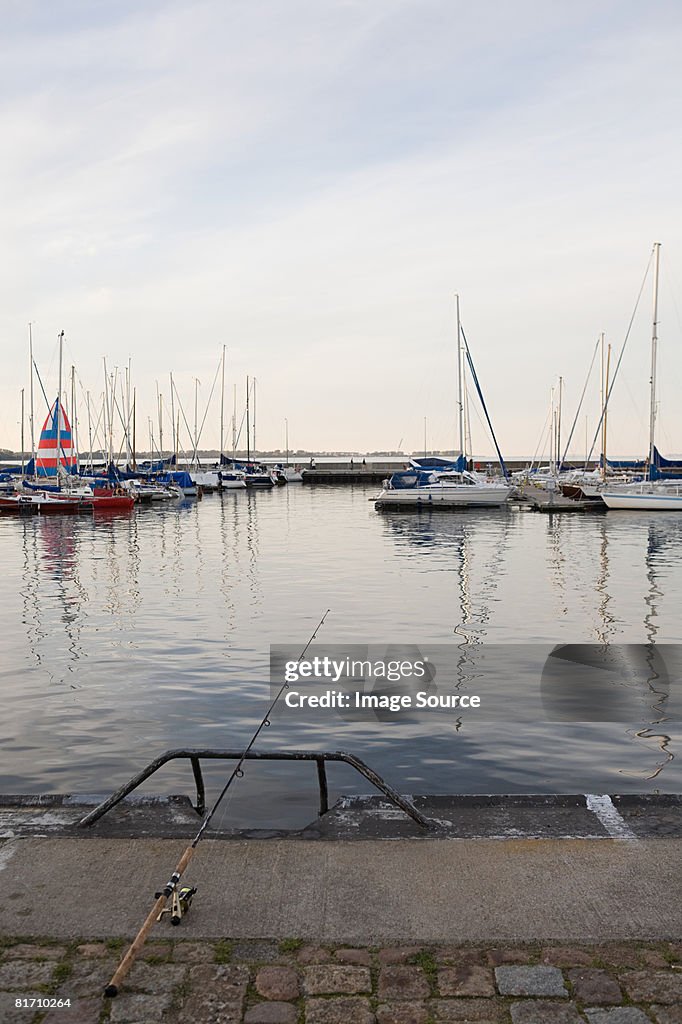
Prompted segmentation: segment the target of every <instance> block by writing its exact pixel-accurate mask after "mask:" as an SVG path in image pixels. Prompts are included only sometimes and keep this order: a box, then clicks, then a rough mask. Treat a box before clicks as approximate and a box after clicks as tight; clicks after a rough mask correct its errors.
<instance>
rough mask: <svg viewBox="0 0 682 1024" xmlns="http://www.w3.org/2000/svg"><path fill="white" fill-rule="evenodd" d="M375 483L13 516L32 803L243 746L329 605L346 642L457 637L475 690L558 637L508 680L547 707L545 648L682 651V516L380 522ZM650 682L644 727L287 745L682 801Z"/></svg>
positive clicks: (424, 721) (9, 622)
mask: <svg viewBox="0 0 682 1024" xmlns="http://www.w3.org/2000/svg"><path fill="white" fill-rule="evenodd" d="M370 493H371V492H364V491H362V490H361V489H353V492H351V491H350V489H349V490H334V489H329V490H324V489H315V488H307V487H291V488H283V489H281V490H278V491H275V492H270V493H263V494H255V493H254V494H248V493H247V494H237V493H230V492H226V493H225V494H223V495H212V496H210V497H207V498H205V499H204V500H203V501H201V502H198V503H197V502H187V503H178V504H177V505H174V506H173V507H167V508H163V509H158V508H149V509H139V510H135V512H134V514H132V515H129V516H122V517H115V516H112V517H111V518H103V517H82V518H81V517H78V518H77V517H68V518H67V517H63V518H62V517H54V518H52V519H47V518H45V519H40V518H35V519H30V520H23V519H17V520H15V521H10V520H8V519H5V520H2V521H0V557H2V560H3V567H4V571H5V586H4V587H3V590H2V591H1V592H0V627H1V628H2V630H3V637H4V639H5V659H4V663H3V665H2V666H0V684H1V685H2V687H3V696H4V707H5V714H4V716H3V719H2V720H1V721H0V749H2V750H3V752H4V755H5V777H10V778H11V779H12V780H13V783H12V789H13V790H14V791H19V792H20V791H22V790H23V791H26V792H31V791H33V792H40V791H43V792H57V791H61V792H65V791H66V792H68V791H69V790H71V789H74V790H83V789H85V788H88V789H89V790H90V791H102V790H106V789H107V788H109V787H110V786H111V785H114V784H117V783H119V782H123V781H124V780H125V778H127V777H128V776H129V775H130V774H131V772H132V771H133V770H134V769H135V768H138V767H140V766H141V765H142V764H144V763H146V761H147V760H148V759H149V756H150V755H151V754H152V753H156V752H158V751H160V750H163V749H165V748H166V747H171V746H178V745H181V744H187V745H196V746H202V745H207V746H208V745H211V744H213V745H216V746H230V745H235V744H236V745H238V744H239V742H240V741H241V740H242V738H244V737H246V736H248V735H249V733H250V731H251V729H252V723H253V722H254V721H257V720H258V719H259V718H260V712H261V710H262V703H263V700H264V699H265V696H266V695H267V692H268V685H267V677H266V665H267V650H268V645H269V643H270V642H271V641H273V642H277V641H281V642H285V641H289V640H293V639H298V638H299V637H301V636H302V635H303V634H305V633H306V631H307V629H308V625H309V623H310V625H311V628H312V624H314V623H313V621H312V620H313V619H314V620H315V621H316V620H317V618H318V617H319V615H318V614H317V613H318V608H322V609H324V608H325V607H328V606H329V605H331V606H332V614H331V615H330V617H329V620H328V624H327V626H325V639H327V638H328V639H329V640H330V642H331V641H332V640H343V641H349V642H358V643H368V642H381V643H385V644H386V645H387V646H388V647H389V648H390V649H393V650H398V646H401V648H403V647H404V648H405V649H408V648H412V647H413V646H415V645H416V646H417V647H419V645H420V644H423V645H424V646H425V647H426V646H428V645H429V644H432V643H439V644H444V645H446V646H449V647H451V649H452V662H451V664H452V665H454V671H453V674H452V675H453V685H454V686H456V687H457V688H459V689H461V688H464V687H467V688H471V687H472V686H474V685H475V682H476V679H477V677H476V673H477V672H478V671H479V668H480V665H481V664H482V660H481V659H483V658H484V657H485V653H486V651H487V650H488V649H489V648H490V645H491V644H502V643H506V644H516V645H518V644H520V643H521V642H524V641H525V642H527V643H528V642H530V643H532V644H534V645H535V649H536V650H537V652H539V653H538V659H539V662H540V664H539V666H538V667H537V673H536V674H537V678H536V676H534V675H533V672H534V671H535V669H534V668H533V666H529V668H528V671H526V670H525V667H524V671H523V672H521V671H519V673H518V675H517V676H516V677H514V678H511V679H506V678H505V680H504V685H505V686H506V687H507V688H508V697H509V699H510V700H511V699H513V700H514V701H518V702H519V703H520V704H523V703H524V702H529V701H530V700H531V699H532V698H533V697H534V699H535V700H536V701H537V700H538V692H537V691H538V686H539V672H540V669H541V662H542V657H541V655H542V651H543V650H544V649H545V648H546V651H547V653H548V652H549V650H551V648H552V647H553V646H554V645H555V644H557V643H559V642H561V641H565V642H567V643H579V642H586V641H591V642H594V641H595V640H596V641H597V643H599V644H601V645H604V646H612V645H614V644H616V643H618V642H627V641H629V642H636V643H642V642H649V643H652V644H653V643H655V644H656V645H657V647H659V648H661V645H664V644H670V642H671V641H672V642H679V641H680V640H681V639H682V638H681V637H680V628H679V618H678V613H677V609H678V608H679V606H680V602H681V601H682V586H681V584H682V574H681V573H680V572H679V565H680V557H681V555H682V517H681V518H678V517H670V516H665V517H660V516H657V515H652V516H649V517H646V516H643V515H639V514H637V513H633V514H632V516H630V515H629V514H623V515H619V514H617V513H613V514H610V513H609V514H607V515H605V516H601V517H591V516H573V517H570V518H569V517H563V518H561V517H559V516H553V517H551V521H550V519H549V518H547V517H544V516H541V515H537V514H527V515H526V514H522V513H518V512H514V511H511V512H510V511H506V510H500V511H497V510H491V511H484V510H476V511H475V512H471V513H468V512H457V513H452V514H449V513H447V512H440V513H421V514H418V515H415V514H414V513H412V512H405V513H401V512H392V513H391V514H390V515H385V516H377V515H376V514H375V513H374V510H373V508H372V506H371V505H370V503H369V502H368V501H367V498H368V497H369V496H370ZM543 645H544V647H543ZM678 668H679V667H678ZM500 676H501V678H503V677H504V666H502V667H501V668H500ZM65 681H66V683H65ZM67 683H68V685H67ZM501 685H502V684H501ZM648 685H649V686H650V692H649V695H648V696H649V699H648V703H647V704H646V705H644V707H645V708H648V709H649V711H650V713H649V711H647V713H646V714H644V713H643V714H642V724H641V725H640V726H638V727H637V728H636V729H635V728H633V729H631V731H630V734H626V733H625V731H624V725H623V724H620V725H619V724H618V723H615V724H609V723H592V724H589V723H588V724H584V723H578V724H575V723H573V724H572V723H547V722H544V721H542V720H541V719H538V720H531V721H528V720H526V722H525V723H521V724H516V725H510V724H508V723H504V722H497V723H492V722H487V721H486V722H481V723H480V724H477V723H476V722H475V721H474V720H472V719H471V717H469V718H467V719H466V721H465V722H464V723H462V720H461V719H459V718H456V717H455V716H454V715H453V716H449V717H448V715H439V714H437V713H434V714H433V715H429V716H424V717H422V718H421V719H420V720H419V721H415V720H405V721H404V722H398V723H381V722H375V723H373V724H372V723H364V722H353V723H347V722H342V721H339V720H338V719H332V718H329V717H327V718H318V719H315V720H309V721H308V720H304V719H302V718H297V717H296V716H289V717H288V718H286V719H282V720H281V721H278V722H277V728H273V729H271V730H269V731H268V736H267V737H266V738H265V739H264V742H266V743H267V744H269V745H271V746H275V747H278V746H281V747H287V746H289V747H294V746H297V745H301V746H311V747H319V748H320V749H334V748H336V747H348V748H350V749H352V750H355V751H356V752H357V753H358V754H359V755H360V756H363V757H365V758H366V759H367V761H368V762H369V763H370V764H372V765H376V767H377V768H378V770H380V771H382V770H383V771H385V772H386V774H387V776H388V777H389V778H390V779H391V781H393V782H395V783H396V784H397V785H404V786H406V787H408V788H410V787H412V788H417V787H418V788H419V789H421V791H431V792H438V791H439V790H440V791H448V790H452V789H453V788H457V789H461V790H462V791H466V792H522V791H524V790H525V791H526V792H528V791H542V790H545V789H547V788H550V789H556V790H558V791H564V792H567V791H575V789H576V786H579V785H584V786H585V787H589V791H593V792H608V791H617V790H618V789H619V788H622V786H623V785H625V786H626V787H627V786H629V787H630V789H631V790H640V789H642V788H645V789H646V788H647V787H651V788H653V786H657V787H665V788H666V789H667V790H672V791H679V789H680V787H681V786H682V777H681V774H682V773H680V768H679V764H680V761H679V759H678V760H677V761H675V760H674V759H673V758H674V753H675V751H676V749H677V745H678V743H679V736H677V735H676V733H675V731H674V729H673V727H672V723H671V722H670V721H669V716H668V715H667V712H668V711H669V705H668V703H667V701H666V696H665V694H664V693H662V692H661V690H662V688H661V686H660V681H659V680H657V679H656V677H655V674H653V673H652V674H651V678H650V680H649V684H648ZM72 686H73V687H77V689H75V690H74V689H71V687H72ZM48 697H49V700H47V698H48ZM641 706H642V705H640V707H641ZM623 767H626V768H627V771H628V773H629V774H627V775H623V774H622V771H621V769H622V768H623ZM578 780H579V781H578ZM623 780H625V781H623ZM2 785H3V788H5V789H7V786H8V785H9V783H5V782H3V784H2ZM284 785H285V784H284V782H281V783H278V784H277V785H275V786H273V789H272V796H271V798H269V800H268V801H266V802H265V803H266V806H267V807H269V809H270V810H271V811H272V810H273V808H276V806H277V805H278V802H283V803H284V802H286V794H285V792H284V788H283V787H284ZM158 787H160V788H162V789H165V790H166V791H168V792H172V791H177V792H183V791H185V790H186V788H187V777H186V775H185V774H184V771H183V770H182V769H178V771H177V774H176V775H174V774H173V769H171V768H169V770H168V772H167V773H166V774H164V776H163V778H160V779H159V780H158V783H157V788H158ZM344 788H347V789H350V788H351V787H350V785H349V786H347V787H346V786H345V785H344ZM249 793H250V797H249V799H251V797H252V796H253V791H251V790H250V791H249ZM248 802H249V801H248V800H246V805H248ZM246 805H245V812H244V813H245V815H246V814H247V811H248V806H246Z"/></svg>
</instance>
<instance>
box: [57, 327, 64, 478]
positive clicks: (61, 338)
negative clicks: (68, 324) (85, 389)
mask: <svg viewBox="0 0 682 1024" xmlns="http://www.w3.org/2000/svg"><path fill="white" fill-rule="evenodd" d="M63 348H64V331H61V333H60V335H59V385H58V390H57V481H59V466H60V464H61V460H60V457H59V456H60V452H61V441H62V438H61V419H62V416H61V413H62V351H63Z"/></svg>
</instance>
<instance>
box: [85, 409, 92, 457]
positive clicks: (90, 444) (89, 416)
mask: <svg viewBox="0 0 682 1024" xmlns="http://www.w3.org/2000/svg"><path fill="white" fill-rule="evenodd" d="M85 405H86V408H87V410H88V446H89V448H90V461H89V463H88V465H89V467H90V472H91V473H92V416H91V414H90V392H89V391H86V392H85Z"/></svg>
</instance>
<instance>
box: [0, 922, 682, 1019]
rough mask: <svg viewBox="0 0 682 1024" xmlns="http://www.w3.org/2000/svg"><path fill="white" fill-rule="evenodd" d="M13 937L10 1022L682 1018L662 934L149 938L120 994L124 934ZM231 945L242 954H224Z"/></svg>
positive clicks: (680, 978) (7, 988)
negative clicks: (391, 943)
mask: <svg viewBox="0 0 682 1024" xmlns="http://www.w3.org/2000/svg"><path fill="white" fill-rule="evenodd" d="M12 941H13V940H12V938H11V937H8V940H7V944H6V945H5V947H4V949H3V959H2V960H1V961H0V1024H4V1021H5V1020H7V1021H11V1022H12V1024H24V1021H25V1022H26V1024H37V1022H38V1021H40V1024H100V1019H102V1015H104V1018H106V1019H107V1020H108V1021H109V1024H189V1022H191V1024H467V1022H469V1024H510V1022H511V1024H682V971H678V970H675V969H673V968H672V967H669V966H666V967H661V966H660V964H661V963H667V959H668V958H669V957H670V956H671V955H673V956H675V955H676V950H677V947H675V946H674V945H673V944H665V943H631V944H621V945H618V944H615V943H614V944H611V945H609V946H600V947H596V946H590V945H587V944H586V945H580V944H577V945H570V946H566V945H564V946H551V947H550V946H546V947H543V948H542V949H540V947H539V946H528V947H525V948H522V947H512V946H509V947H501V946H500V947H495V948H494V949H491V948H490V947H486V946H483V945H481V946H474V945H469V946H452V945H450V946H442V947H441V946H438V945H437V944H436V945H430V946H428V947H414V946H402V947H384V948H382V949H380V950H378V951H377V950H373V949H368V948H364V947H362V948H359V947H354V946H348V947H337V948H333V947H330V948H327V947H326V946H322V945H320V944H313V943H311V944H308V945H304V946H302V947H298V945H297V943H296V941H295V940H289V941H288V942H287V943H282V944H280V942H278V941H277V942H276V941H274V940H273V941H270V940H266V939H258V940H253V941H247V940H243V939H242V940H239V941H236V940H232V939H230V938H229V937H228V938H225V939H223V940H221V941H220V942H218V941H214V942H209V941H203V942H202V941H193V940H188V939H184V938H183V939H180V940H178V941H173V940H172V939H170V940H167V941H163V942H157V943H153V944H150V945H149V946H148V947H145V949H144V954H145V955H144V956H143V957H140V958H139V959H138V961H137V962H136V963H135V964H134V966H133V968H132V970H131V971H130V974H129V975H128V977H127V979H126V980H125V982H124V984H123V985H122V987H121V989H122V990H121V994H120V996H119V997H118V998H117V999H114V1000H111V1001H110V1002H109V1001H106V1000H103V999H102V990H103V987H104V985H106V983H107V982H108V980H109V978H110V977H111V974H112V973H113V970H114V968H115V966H116V964H117V963H118V961H119V960H120V956H121V952H122V949H118V948H117V944H116V943H115V942H107V943H104V942H91V941H86V940H85V939H84V940H81V941H80V942H79V941H78V940H76V941H75V942H74V943H73V944H69V945H66V944H64V943H55V944H54V945H53V944H50V943H49V942H47V941H45V940H44V939H43V940H40V941H36V942H35V943H30V942H27V941H25V940H22V941H21V942H15V943H14V945H13V944H12ZM230 951H231V954H232V955H234V953H235V951H236V952H237V954H238V958H240V962H237V963H235V962H229V963H216V962H215V961H216V959H217V960H221V959H224V958H225V957H226V955H227V953H229V952H230ZM47 953H49V957H48V956H47ZM247 954H249V957H250V958H249V959H247V958H246V957H247ZM420 954H421V955H420ZM619 956H620V957H621V958H622V959H621V960H620V961H619V959H618V958H619ZM273 958H274V959H276V961H277V962H273ZM415 960H416V962H415ZM499 960H502V961H512V962H502V963H496V961H499ZM548 961H554V962H548ZM633 965H634V966H633ZM48 995H53V996H56V997H57V998H65V997H68V998H70V999H71V1006H70V1007H69V1009H68V1022H67V1011H66V1010H65V1009H64V1008H62V1009H57V1008H55V1009H47V1008H41V1009H40V1010H39V1011H36V1010H33V1009H31V1008H22V1007H18V1008H17V1007H15V1000H16V999H17V998H19V997H26V996H35V997H37V998H40V997H43V998H44V997H45V996H48ZM107 1015H109V1016H107Z"/></svg>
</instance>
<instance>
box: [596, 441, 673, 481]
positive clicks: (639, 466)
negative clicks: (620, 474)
mask: <svg viewBox="0 0 682 1024" xmlns="http://www.w3.org/2000/svg"><path fill="white" fill-rule="evenodd" d="M600 463H601V465H603V464H604V458H603V456H602V458H601V460H600ZM606 465H607V468H608V469H624V470H629V471H630V472H632V473H646V472H647V470H648V476H649V479H650V480H680V479H682V460H681V459H666V458H665V457H664V456H663V455H661V453H660V452H659V450H658V448H656V447H655V446H654V463H653V466H649V460H648V459H639V460H629V461H628V460H623V459H607V460H606Z"/></svg>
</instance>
